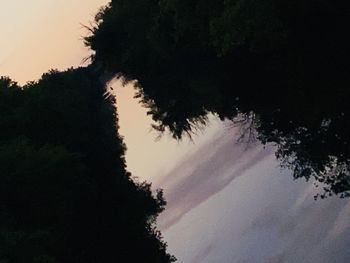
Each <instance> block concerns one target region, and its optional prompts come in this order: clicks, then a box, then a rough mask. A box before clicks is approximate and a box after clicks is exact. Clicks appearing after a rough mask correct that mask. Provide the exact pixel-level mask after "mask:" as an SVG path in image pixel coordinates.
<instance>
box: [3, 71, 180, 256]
mask: <svg viewBox="0 0 350 263" xmlns="http://www.w3.org/2000/svg"><path fill="white" fill-rule="evenodd" d="M0 108H1V113H0V125H1V131H0V181H1V183H0V200H1V203H0V262H9V263H12V262H16V263H18V262H26V263H27V262H32V263H39V262H40V263H44V262H45V263H48V262H50V263H54V262H55V263H56V262H74V263H77V262H84V263H86V262H91V263H93V262H119V261H124V260H127V261H128V262H173V261H174V258H173V257H172V256H170V255H169V254H168V253H167V252H166V244H165V243H164V242H163V241H162V238H161V236H160V233H159V232H158V231H157V229H156V228H155V226H154V222H155V219H156V217H157V215H158V214H159V213H160V212H161V211H162V210H163V209H164V206H165V201H164V199H163V196H162V192H161V191H159V192H158V194H157V196H154V195H153V194H152V191H151V188H150V184H148V183H145V182H135V181H133V180H132V179H131V177H130V174H129V173H128V172H127V171H126V168H125V159H124V154H125V145H124V143H123V141H122V138H121V137H120V135H119V134H118V124H117V123H118V122H117V121H118V118H117V115H116V109H115V101H114V97H113V96H112V95H107V94H105V87H104V84H103V83H100V82H99V81H98V75H96V72H95V69H94V68H91V67H87V68H78V69H69V70H67V71H64V72H58V71H50V72H49V73H46V74H44V75H43V76H42V78H41V79H40V80H39V81H36V82H30V83H28V84H27V85H25V86H23V87H21V86H19V85H17V84H16V83H15V82H13V81H11V80H10V79H9V78H5V77H2V78H1V79H0Z"/></svg>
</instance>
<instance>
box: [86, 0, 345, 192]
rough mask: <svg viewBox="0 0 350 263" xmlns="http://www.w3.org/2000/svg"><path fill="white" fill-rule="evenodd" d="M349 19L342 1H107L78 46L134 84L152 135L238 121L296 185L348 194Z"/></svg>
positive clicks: (95, 60)
mask: <svg viewBox="0 0 350 263" xmlns="http://www.w3.org/2000/svg"><path fill="white" fill-rule="evenodd" d="M349 20H350V18H349V16H348V8H347V6H346V4H345V3H344V2H342V1H329V0H324V1H314V0H306V1H305V0H297V1H292V2H287V1H277V0H267V1H252V0H228V1H223V0H219V1H214V0H138V1H136V0H129V1H125V0H113V1H111V3H110V4H109V5H107V6H106V7H104V8H102V9H101V10H100V12H99V13H98V14H97V15H96V19H95V24H93V26H92V27H91V28H90V29H91V35H89V36H87V37H86V38H85V44H86V45H87V46H89V47H90V48H91V49H92V50H93V51H94V55H93V56H92V61H93V64H99V65H102V67H103V68H104V69H105V70H109V71H111V72H113V73H115V74H119V76H122V77H123V78H124V79H125V80H126V81H131V80H137V82H136V88H137V89H138V91H139V95H138V96H139V97H140V98H141V101H142V103H143V104H144V105H145V106H146V107H148V108H149V114H151V115H152V117H153V119H154V120H155V121H156V122H157V125H155V128H157V129H158V130H160V131H164V130H166V129H169V130H170V132H172V134H173V136H174V137H175V138H181V136H182V135H183V133H188V134H190V133H191V132H192V131H193V130H194V129H196V128H197V127H198V126H200V125H205V123H206V116H207V114H208V113H214V114H216V115H217V116H219V117H220V118H222V119H231V120H233V119H236V120H237V118H238V119H241V120H242V116H243V117H244V118H243V121H244V123H245V125H247V124H249V125H252V126H254V128H255V129H256V130H257V131H258V136H257V137H258V139H260V140H261V141H262V142H263V143H267V142H270V143H274V144H276V146H277V149H278V150H277V153H276V154H277V156H278V157H279V158H280V159H281V161H282V163H283V164H284V165H286V166H288V167H289V168H291V169H293V170H294V176H295V177H296V178H299V177H304V178H306V179H309V178H310V177H314V178H316V180H318V181H319V182H320V183H322V184H325V187H324V190H325V193H323V194H322V197H324V196H326V195H328V194H330V195H331V194H334V193H335V194H339V195H341V196H348V194H349V190H350V187H349V183H350V181H349V180H350V177H349V176H350V174H349V164H350V163H349V159H350V148H349V139H350V138H349V136H350V130H349V129H350V125H349V114H350V112H349V107H348V99H349V97H350V94H349V92H350V90H349V88H348V86H349V84H350V81H349V77H350V75H349V74H348V69H349V67H348V65H347V64H348V63H347V62H348V59H349V57H350V56H349V48H348V47H349V44H350V43H349V38H348V37H347V34H346V32H347V25H348V24H349V22H350V21H349ZM248 130H250V129H248Z"/></svg>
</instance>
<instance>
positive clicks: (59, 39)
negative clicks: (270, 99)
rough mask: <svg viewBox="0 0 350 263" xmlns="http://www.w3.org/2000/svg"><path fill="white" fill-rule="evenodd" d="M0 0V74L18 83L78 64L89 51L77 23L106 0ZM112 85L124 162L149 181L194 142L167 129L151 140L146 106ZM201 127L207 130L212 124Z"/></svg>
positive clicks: (88, 19)
mask: <svg viewBox="0 0 350 263" xmlns="http://www.w3.org/2000/svg"><path fill="white" fill-rule="evenodd" d="M0 2H1V8H0V32H2V36H1V49H0V75H3V76H9V77H11V78H12V79H13V80H15V81H17V82H19V83H20V84H24V83H26V82H27V81H32V80H37V79H38V78H40V76H41V75H42V74H43V73H45V72H46V71H48V70H50V69H60V70H63V69H66V68H69V67H77V66H82V65H83V64H82V61H83V59H84V58H86V57H88V56H89V55H90V51H89V50H88V49H87V48H86V47H84V44H83V41H82V37H83V36H85V35H87V34H88V32H87V30H86V29H85V28H84V27H83V26H82V25H89V23H90V22H91V21H92V20H93V18H94V14H95V13H96V12H97V11H98V9H99V8H100V7H102V6H103V5H105V4H107V3H108V2H109V1H108V0H84V1H82V0H70V1H63V0H31V1H23V0H12V1H3V0H1V1H0ZM82 3H83V4H82ZM114 86H115V89H114V90H115V91H116V92H118V97H117V101H118V113H119V116H120V126H121V131H120V132H121V134H122V135H124V137H125V142H126V144H127V147H128V152H127V164H128V168H129V170H130V171H131V172H133V176H137V177H139V178H140V179H141V180H146V179H147V180H151V181H153V180H154V179H155V178H154V177H157V176H161V174H164V172H165V171H167V170H169V169H170V168H171V167H172V166H173V163H174V160H176V159H177V158H180V156H182V155H183V153H184V152H187V151H188V150H189V149H191V148H195V147H196V146H195V145H194V143H193V142H190V141H189V140H186V139H185V140H184V141H183V142H181V143H179V142H177V141H175V140H173V139H172V138H170V137H169V136H167V135H165V136H163V137H162V138H161V139H160V140H159V141H157V137H158V134H157V133H155V132H154V131H153V132H152V131H151V129H150V127H151V126H150V124H151V119H150V117H149V116H147V114H146V109H144V108H142V107H141V106H140V105H139V104H138V103H137V101H136V100H134V99H133V95H134V91H133V89H132V88H131V87H125V88H121V87H120V83H114ZM214 126H215V125H214ZM207 130H208V132H209V133H210V132H212V133H213V132H214V130H215V127H214V128H212V129H210V128H209V129H207ZM204 140H205V136H199V137H198V138H197V139H195V142H196V144H200V142H201V141H204ZM156 141H157V142H156ZM170 160H172V161H170Z"/></svg>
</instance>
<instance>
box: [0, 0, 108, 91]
mask: <svg viewBox="0 0 350 263" xmlns="http://www.w3.org/2000/svg"><path fill="white" fill-rule="evenodd" d="M108 2H109V1H108V0H84V1H81V0H70V1H60V0H31V1H23V0H11V1H6V2H4V1H2V3H1V4H0V32H2V36H1V38H2V39H1V50H0V75H2V76H4V75H6V76H9V77H11V78H12V79H14V80H16V81H18V82H19V83H21V84H24V83H25V82H27V81H31V80H36V79H38V78H40V76H41V75H42V74H43V73H44V72H46V71H48V70H49V69H66V68H69V67H72V66H74V67H76V66H79V65H81V64H82V61H83V59H84V58H86V57H87V56H88V55H89V51H88V49H87V48H85V47H84V44H83V41H82V36H84V35H86V34H87V31H86V29H84V28H83V26H82V24H84V25H88V24H89V22H90V21H92V20H93V17H94V14H95V13H96V12H97V11H98V9H99V8H100V7H101V6H103V5H105V4H107V3H108Z"/></svg>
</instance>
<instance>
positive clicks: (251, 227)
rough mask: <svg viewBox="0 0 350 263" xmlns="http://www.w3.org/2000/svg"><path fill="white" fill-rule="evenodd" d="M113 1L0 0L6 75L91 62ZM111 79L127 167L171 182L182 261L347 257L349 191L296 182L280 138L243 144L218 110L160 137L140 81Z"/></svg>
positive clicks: (171, 213)
mask: <svg viewBox="0 0 350 263" xmlns="http://www.w3.org/2000/svg"><path fill="white" fill-rule="evenodd" d="M106 3H108V0H69V1H68V0H11V1H7V0H0V32H1V42H0V43H1V49H0V75H6V76H9V77H11V78H12V79H13V80H16V81H18V82H19V83H21V84H24V83H26V82H27V81H32V80H37V79H38V78H40V76H41V75H42V74H43V73H44V72H46V71H48V70H50V69H60V70H63V69H66V68H68V67H78V66H82V61H83V59H84V58H86V57H88V56H89V54H90V52H89V50H88V49H86V48H85V47H84V45H83V41H82V39H81V38H82V36H85V35H86V34H87V33H88V32H87V30H86V29H85V28H84V27H83V26H82V25H89V22H90V21H92V20H93V17H94V14H95V13H96V12H97V10H98V9H99V7H101V6H103V5H105V4H106ZM110 85H113V86H114V90H115V91H116V95H117V106H118V114H119V117H120V122H119V123H120V127H121V128H120V133H121V134H122V135H123V136H124V140H125V143H126V145H127V148H128V151H127V156H126V157H127V165H128V169H129V170H130V171H131V172H132V174H133V176H136V177H139V178H140V180H148V181H150V182H153V183H154V185H155V186H156V187H162V188H164V190H165V196H166V198H167V199H168V201H169V203H168V210H166V211H165V213H164V214H163V215H162V216H161V217H160V221H159V226H160V228H161V230H163V233H164V236H165V239H166V241H168V243H169V250H170V252H171V253H174V254H175V255H176V256H177V257H178V258H179V261H178V262H180V263H216V262H220V263H303V262H307V263H321V262H324V263H329V262H335V263H343V262H344V263H345V262H346V261H342V260H343V259H344V258H347V257H348V258H349V257H350V255H349V254H350V252H347V251H349V249H348V248H347V246H348V243H349V242H350V235H349V232H350V231H349V229H350V223H349V222H350V220H349V218H350V212H349V211H350V210H349V208H350V202H349V201H348V200H341V201H339V200H338V199H335V198H333V199H329V200H327V201H323V202H321V201H320V202H318V203H317V204H316V203H315V202H314V200H313V196H314V193H315V192H314V191H315V189H314V188H313V187H312V186H313V185H312V184H310V185H307V184H305V183H304V182H302V181H298V182H297V183H295V182H294V181H293V180H292V176H291V173H290V171H286V170H282V169H281V168H280V166H279V163H278V161H277V160H276V159H275V157H274V154H273V149H272V148H271V147H272V146H269V147H267V148H264V147H262V146H261V145H260V144H256V145H253V146H251V148H246V147H243V146H242V145H239V146H237V145H236V144H235V141H236V139H237V136H236V135H237V131H236V130H234V129H230V128H228V127H227V126H226V125H225V124H223V123H221V122H219V121H217V120H215V118H214V117H211V119H212V122H211V125H209V127H208V128H206V129H205V130H204V131H203V132H202V133H200V134H198V136H194V140H193V141H190V140H188V139H186V138H185V139H184V140H183V141H181V142H178V141H176V140H174V139H172V138H171V137H170V136H169V135H167V134H165V135H164V136H162V137H161V138H160V139H159V140H157V136H158V134H157V133H156V132H154V131H151V129H150V124H151V119H150V117H149V116H147V114H146V112H147V110H146V109H144V108H142V107H141V106H140V105H139V104H138V102H137V101H136V100H135V99H133V94H134V91H133V89H132V87H130V86H127V87H121V84H120V83H119V82H118V81H114V82H113V83H111V84H110ZM235 136H236V137H235ZM301 218H302V219H301ZM320 218H322V220H320ZM305 233H307V235H305ZM327 251H330V252H329V253H328V252H327ZM305 260H306V261H305Z"/></svg>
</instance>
